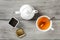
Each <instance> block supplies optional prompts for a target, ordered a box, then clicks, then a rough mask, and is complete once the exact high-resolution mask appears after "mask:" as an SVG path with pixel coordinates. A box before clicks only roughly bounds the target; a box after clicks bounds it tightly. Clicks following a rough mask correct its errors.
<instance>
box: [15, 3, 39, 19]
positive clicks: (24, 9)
mask: <svg viewBox="0 0 60 40" xmlns="http://www.w3.org/2000/svg"><path fill="white" fill-rule="evenodd" d="M36 13H38V11H37V10H35V9H34V7H32V6H31V5H28V4H25V5H22V6H21V8H20V10H19V11H16V12H15V14H20V16H21V17H22V19H26V20H30V19H32V18H33V17H34V15H35V14H36Z"/></svg>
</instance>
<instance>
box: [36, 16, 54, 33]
mask: <svg viewBox="0 0 60 40" xmlns="http://www.w3.org/2000/svg"><path fill="white" fill-rule="evenodd" d="M42 17H46V18H48V19H49V20H50V18H49V17H48V16H46V15H43V16H40V17H38V19H37V21H36V27H37V29H38V30H39V31H42V32H46V31H49V30H50V29H51V30H54V28H52V20H50V26H49V28H48V29H46V30H42V29H40V28H39V27H38V25H37V22H38V20H39V19H40V18H42Z"/></svg>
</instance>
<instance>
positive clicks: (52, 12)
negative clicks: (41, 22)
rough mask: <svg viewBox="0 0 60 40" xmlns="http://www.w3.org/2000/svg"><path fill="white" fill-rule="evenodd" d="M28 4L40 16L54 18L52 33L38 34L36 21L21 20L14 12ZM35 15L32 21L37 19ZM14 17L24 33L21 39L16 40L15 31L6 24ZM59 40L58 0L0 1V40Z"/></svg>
mask: <svg viewBox="0 0 60 40" xmlns="http://www.w3.org/2000/svg"><path fill="white" fill-rule="evenodd" d="M23 4H30V5H32V6H33V7H35V9H37V10H38V11H39V14H40V15H47V16H49V17H50V18H51V17H53V16H55V18H56V19H55V20H53V26H52V27H53V28H54V31H52V30H49V31H48V32H45V33H43V32H40V31H38V29H37V28H36V25H35V22H36V20H30V21H26V20H22V18H21V17H20V16H19V15H16V14H15V13H14V12H15V11H17V10H19V8H20V7H21V5H23ZM40 15H38V14H37V15H36V16H35V18H34V19H36V18H37V16H40ZM12 17H16V18H17V19H19V21H20V24H19V25H18V26H17V27H22V28H23V29H24V31H25V33H26V36H25V37H23V38H18V37H17V36H16V34H15V31H16V29H15V28H13V27H12V26H10V25H9V24H8V22H9V19H10V18H12ZM57 39H58V40H60V0H0V40H57Z"/></svg>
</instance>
